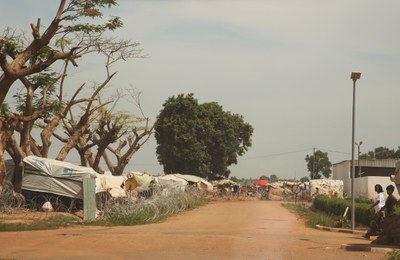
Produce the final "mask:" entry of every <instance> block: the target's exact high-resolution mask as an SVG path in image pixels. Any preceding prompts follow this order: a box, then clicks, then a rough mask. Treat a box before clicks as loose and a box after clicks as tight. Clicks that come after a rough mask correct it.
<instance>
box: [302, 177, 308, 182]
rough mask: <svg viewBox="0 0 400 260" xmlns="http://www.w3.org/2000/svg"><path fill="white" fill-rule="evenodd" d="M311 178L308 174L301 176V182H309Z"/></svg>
mask: <svg viewBox="0 0 400 260" xmlns="http://www.w3.org/2000/svg"><path fill="white" fill-rule="evenodd" d="M308 181H310V179H309V178H308V177H307V176H304V177H301V178H300V182H308Z"/></svg>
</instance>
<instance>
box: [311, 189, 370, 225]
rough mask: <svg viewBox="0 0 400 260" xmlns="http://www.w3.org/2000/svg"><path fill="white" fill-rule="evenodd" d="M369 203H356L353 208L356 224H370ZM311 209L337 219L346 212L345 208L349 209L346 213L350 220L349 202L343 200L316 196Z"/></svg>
mask: <svg viewBox="0 0 400 260" xmlns="http://www.w3.org/2000/svg"><path fill="white" fill-rule="evenodd" d="M370 205H371V204H370V203H368V202H367V201H365V200H364V201H363V202H358V203H357V202H356V204H355V208H354V214H355V219H356V221H357V223H358V224H362V225H364V226H368V225H369V222H370V213H369V212H368V210H367V209H368V208H369V207H370ZM313 207H314V208H315V209H317V210H320V211H323V212H326V213H328V214H333V215H335V216H338V217H342V216H343V214H344V212H345V211H346V207H349V211H348V213H347V216H348V218H351V201H350V200H348V199H343V198H337V197H334V198H329V197H328V196H327V195H318V196H316V197H315V199H314V202H313Z"/></svg>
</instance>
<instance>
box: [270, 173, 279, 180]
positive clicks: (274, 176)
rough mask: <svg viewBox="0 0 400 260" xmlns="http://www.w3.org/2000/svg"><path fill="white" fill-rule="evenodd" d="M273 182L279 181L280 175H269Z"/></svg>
mask: <svg viewBox="0 0 400 260" xmlns="http://www.w3.org/2000/svg"><path fill="white" fill-rule="evenodd" d="M269 179H270V181H271V182H277V181H279V178H278V176H276V174H271V176H270V177H269Z"/></svg>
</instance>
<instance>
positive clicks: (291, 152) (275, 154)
mask: <svg viewBox="0 0 400 260" xmlns="http://www.w3.org/2000/svg"><path fill="white" fill-rule="evenodd" d="M311 149H312V148H308V149H303V150H297V151H290V152H283V153H272V154H267V155H260V156H253V157H248V158H242V159H241V160H251V159H259V158H267V157H275V156H282V155H288V154H293V153H301V152H305V151H309V150H311Z"/></svg>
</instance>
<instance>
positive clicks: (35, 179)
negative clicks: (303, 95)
mask: <svg viewBox="0 0 400 260" xmlns="http://www.w3.org/2000/svg"><path fill="white" fill-rule="evenodd" d="M24 162H25V169H24V175H23V183H22V189H26V190H31V191H37V192H44V193H53V194H57V195H61V196H66V197H71V198H80V199H82V197H83V191H82V187H83V178H95V179H96V193H99V192H106V191H107V180H106V179H105V178H103V177H102V175H100V174H98V173H97V172H95V171H94V170H93V169H92V168H89V167H83V166H77V165H74V164H71V163H68V162H62V161H57V160H53V159H48V158H41V157H36V156H28V157H26V158H25V159H24Z"/></svg>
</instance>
